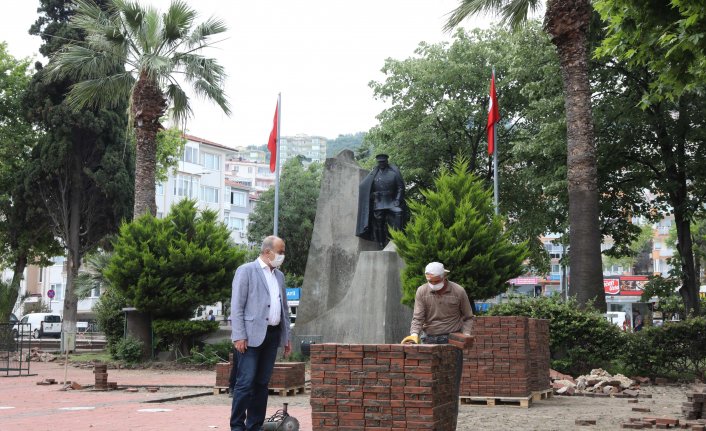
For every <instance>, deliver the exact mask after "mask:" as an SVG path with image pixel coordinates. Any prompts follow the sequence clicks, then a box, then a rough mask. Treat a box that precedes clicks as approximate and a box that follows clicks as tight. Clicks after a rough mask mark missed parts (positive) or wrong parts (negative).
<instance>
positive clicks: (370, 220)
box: [355, 154, 407, 250]
mask: <svg viewBox="0 0 706 431" xmlns="http://www.w3.org/2000/svg"><path fill="white" fill-rule="evenodd" d="M388 159H389V157H388V155H387V154H378V155H377V156H375V160H377V163H378V164H377V166H376V167H375V168H373V170H372V171H370V174H368V176H367V177H365V178H364V179H363V181H361V183H360V193H359V195H358V223H357V226H356V231H355V234H356V236H359V237H360V238H363V239H367V240H368V241H375V242H376V243H377V244H378V247H379V248H380V250H382V249H383V248H384V247H385V245H386V244H387V242H388V241H389V240H390V234H389V232H388V227H387V226H388V225H390V226H391V227H393V228H395V229H402V228H404V225H405V222H406V218H407V217H406V215H407V205H406V203H405V201H404V181H403V180H402V175H401V174H400V170H399V169H398V168H397V166H395V165H391V164H389V163H388Z"/></svg>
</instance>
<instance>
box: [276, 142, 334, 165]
mask: <svg viewBox="0 0 706 431" xmlns="http://www.w3.org/2000/svg"><path fill="white" fill-rule="evenodd" d="M326 144H327V140H326V138H324V137H323V136H309V135H295V136H281V137H280V143H279V151H280V154H281V155H282V157H281V159H280V160H281V161H282V163H284V162H286V161H287V160H289V159H291V158H292V157H296V156H303V157H304V160H303V162H304V164H305V165H307V164H309V163H311V162H322V163H323V162H324V161H326Z"/></svg>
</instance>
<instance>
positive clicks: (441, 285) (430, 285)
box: [429, 281, 444, 292]
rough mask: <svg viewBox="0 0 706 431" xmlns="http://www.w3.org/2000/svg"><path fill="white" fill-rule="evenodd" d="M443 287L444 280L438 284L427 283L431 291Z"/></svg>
mask: <svg viewBox="0 0 706 431" xmlns="http://www.w3.org/2000/svg"><path fill="white" fill-rule="evenodd" d="M443 287H444V282H443V281H442V282H441V283H438V284H431V283H429V289H431V290H432V291H434V292H436V291H437V290H441V289H442V288H443Z"/></svg>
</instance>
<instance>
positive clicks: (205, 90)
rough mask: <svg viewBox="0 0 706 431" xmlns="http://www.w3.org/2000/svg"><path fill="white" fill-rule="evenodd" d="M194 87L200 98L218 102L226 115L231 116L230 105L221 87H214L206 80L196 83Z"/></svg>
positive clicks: (199, 80)
mask: <svg viewBox="0 0 706 431" xmlns="http://www.w3.org/2000/svg"><path fill="white" fill-rule="evenodd" d="M193 86H194V90H196V94H197V95H198V96H201V97H203V98H205V99H208V100H212V101H214V102H216V104H217V105H218V106H220V107H221V109H222V110H223V112H225V113H226V115H230V104H229V103H228V99H227V98H226V95H225V93H224V92H223V89H222V88H221V87H219V86H215V85H212V84H211V83H209V82H208V81H206V80H204V79H198V80H196V81H194V82H193Z"/></svg>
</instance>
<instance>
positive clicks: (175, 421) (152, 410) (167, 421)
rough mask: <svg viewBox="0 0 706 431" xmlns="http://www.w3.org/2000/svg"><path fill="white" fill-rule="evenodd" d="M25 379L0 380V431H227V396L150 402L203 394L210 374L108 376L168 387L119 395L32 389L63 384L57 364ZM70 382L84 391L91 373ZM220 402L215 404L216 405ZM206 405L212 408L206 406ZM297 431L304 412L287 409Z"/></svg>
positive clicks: (36, 366) (74, 374) (306, 422)
mask: <svg viewBox="0 0 706 431" xmlns="http://www.w3.org/2000/svg"><path fill="white" fill-rule="evenodd" d="M30 371H31V373H33V374H37V375H35V376H29V377H0V431H10V430H23V431H24V430H27V431H84V430H100V431H127V430H139V431H162V430H183V431H196V430H204V431H205V430H213V429H216V430H228V429H229V426H228V420H229V416H230V404H229V402H228V401H225V400H224V398H225V399H228V398H227V396H226V395H218V396H213V395H211V396H205V397H203V398H202V399H200V402H198V403H187V402H184V401H181V402H165V403H153V402H149V401H154V400H159V399H164V398H169V397H172V396H175V395H177V396H178V395H185V394H193V393H198V392H202V393H203V392H208V391H209V388H211V387H212V386H213V384H214V382H215V379H216V374H215V371H163V370H108V380H109V381H115V382H117V383H118V385H119V386H129V385H157V386H161V385H169V386H174V387H162V389H160V390H159V391H158V392H155V393H149V392H147V391H146V390H145V389H144V388H140V389H139V390H138V392H135V393H131V392H126V391H123V390H118V391H107V392H101V391H92V390H90V389H86V390H77V391H62V390H61V388H62V385H59V384H55V385H49V386H41V385H37V382H38V381H41V380H44V379H46V378H52V379H55V380H56V381H58V382H60V381H63V379H64V367H63V366H62V365H60V364H56V363H32V364H31V369H30ZM67 380H69V381H76V382H78V383H80V384H84V385H89V384H92V383H93V381H94V375H93V371H92V369H78V368H73V367H69V368H68V377H67ZM219 398H220V399H219ZM284 398H285V397H279V396H270V400H269V403H268V408H267V415H268V416H270V415H272V414H273V413H275V412H276V411H277V410H278V409H281V408H282V400H283V399H284ZM209 401H211V402H209ZM289 413H290V414H291V415H292V416H294V417H296V418H297V420H299V422H300V424H301V427H300V429H301V430H302V431H305V430H311V412H310V409H309V408H308V406H306V405H300V406H290V407H289Z"/></svg>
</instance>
